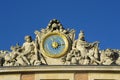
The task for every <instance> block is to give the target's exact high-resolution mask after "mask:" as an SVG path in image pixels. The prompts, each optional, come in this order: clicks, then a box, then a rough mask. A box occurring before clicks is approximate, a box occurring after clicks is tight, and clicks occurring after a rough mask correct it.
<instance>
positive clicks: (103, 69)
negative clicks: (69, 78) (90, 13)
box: [0, 65, 120, 73]
mask: <svg viewBox="0 0 120 80" xmlns="http://www.w3.org/2000/svg"><path fill="white" fill-rule="evenodd" d="M22 72H26V73H27V72H33V73H34V72H41V73H45V72H64V73H65V72H120V66H76V65H73V66H66V65H65V66H61V65H60V66H59V65H57V66H56V65H49V66H46V65H43V66H25V67H20V66H19V67H0V73H22Z"/></svg>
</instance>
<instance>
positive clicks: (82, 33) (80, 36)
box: [79, 30, 85, 41]
mask: <svg viewBox="0 0 120 80" xmlns="http://www.w3.org/2000/svg"><path fill="white" fill-rule="evenodd" d="M79 40H83V41H84V40H85V35H84V32H83V31H82V30H81V31H80V33H79Z"/></svg>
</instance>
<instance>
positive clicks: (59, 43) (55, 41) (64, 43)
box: [41, 32, 69, 58]
mask: <svg viewBox="0 0 120 80" xmlns="http://www.w3.org/2000/svg"><path fill="white" fill-rule="evenodd" d="M41 47H42V50H43V53H44V54H45V55H47V56H49V57H53V58H57V57H61V56H63V55H64V54H65V53H66V52H67V51H68V47H69V43H68V39H67V37H66V36H65V35H64V34H61V33H56V32H52V33H50V34H48V35H46V36H45V38H44V39H43V41H42V46H41Z"/></svg>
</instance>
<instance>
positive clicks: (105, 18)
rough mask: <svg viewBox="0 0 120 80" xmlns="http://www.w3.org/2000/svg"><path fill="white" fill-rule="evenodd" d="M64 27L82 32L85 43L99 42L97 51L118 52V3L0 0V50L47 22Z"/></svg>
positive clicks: (114, 0)
mask: <svg viewBox="0 0 120 80" xmlns="http://www.w3.org/2000/svg"><path fill="white" fill-rule="evenodd" d="M54 18H56V19H58V20H60V22H61V23H62V24H63V26H64V27H65V28H70V29H72V28H74V29H75V30H76V37H78V34H79V31H80V30H83V31H84V32H85V36H86V40H87V41H88V42H94V41H99V42H100V49H106V48H113V49H120V35H119V34H120V1H119V0H0V50H9V48H10V46H11V45H15V44H16V43H17V42H18V43H20V45H22V44H23V42H24V36H25V35H31V36H32V37H33V39H34V37H35V35H34V31H35V30H40V29H41V28H45V27H46V26H47V24H48V23H49V21H50V20H51V19H54Z"/></svg>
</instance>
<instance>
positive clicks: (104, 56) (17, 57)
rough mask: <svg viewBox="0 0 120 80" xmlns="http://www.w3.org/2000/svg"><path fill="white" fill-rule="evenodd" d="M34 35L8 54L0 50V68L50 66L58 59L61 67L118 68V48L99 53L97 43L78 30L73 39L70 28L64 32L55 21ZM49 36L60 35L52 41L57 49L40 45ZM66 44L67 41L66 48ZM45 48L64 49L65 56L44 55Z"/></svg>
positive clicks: (119, 53) (27, 37)
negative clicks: (108, 66)
mask: <svg viewBox="0 0 120 80" xmlns="http://www.w3.org/2000/svg"><path fill="white" fill-rule="evenodd" d="M34 33H35V36H36V37H35V39H34V40H33V39H32V37H31V36H29V35H27V36H25V42H24V43H23V45H22V46H19V45H18V44H17V45H16V46H11V48H10V49H11V51H4V50H0V66H31V65H32V66H34V65H43V64H44V65H51V64H49V63H51V62H50V61H52V60H58V61H59V60H60V59H62V61H61V63H60V64H62V63H63V65H120V50H119V49H105V50H99V42H98V41H95V42H92V43H90V42H87V41H86V40H85V34H84V32H83V31H80V33H79V36H78V39H76V40H75V30H73V29H69V28H68V29H64V28H63V26H62V24H61V23H60V22H59V21H58V20H56V19H53V20H51V21H50V22H49V24H48V25H47V27H46V28H45V29H41V30H40V31H38V30H36V31H35V32H34ZM48 33H50V34H51V33H58V34H60V35H59V37H60V38H59V39H55V40H56V41H57V42H58V45H59V46H58V47H57V48H54V49H52V48H51V47H48V46H52V45H51V43H50V44H49V42H48V43H46V44H47V45H46V46H44V45H45V44H42V42H44V41H45V40H46V38H47V37H49V36H51V35H52V34H51V35H49V36H48V35H47V34H48ZM61 34H63V35H64V37H63V36H62V35H61ZM52 36H53V35H52ZM54 36H56V34H54ZM52 38H55V37H52ZM65 38H66V39H65ZM48 39H49V38H48ZM52 40H53V39H52ZM48 41H49V40H48ZM50 42H51V41H50ZM65 42H68V44H69V45H68V46H66V44H65ZM48 44H49V45H48ZM63 45H64V46H63ZM59 47H60V48H59ZM65 47H66V48H65ZM44 48H46V49H47V50H51V49H52V50H54V51H58V52H59V50H63V51H64V49H65V52H66V53H65V54H62V55H61V56H60V57H50V56H47V55H46V54H45V53H44V52H46V51H45V49H44ZM55 49H58V50H55ZM44 54H45V55H44ZM47 54H48V53H47ZM59 54H61V52H59ZM52 55H53V54H52ZM53 58H54V59H53ZM48 60H49V61H48ZM56 62H57V61H56ZM59 62H60V61H59ZM56 64H57V63H56Z"/></svg>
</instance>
